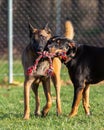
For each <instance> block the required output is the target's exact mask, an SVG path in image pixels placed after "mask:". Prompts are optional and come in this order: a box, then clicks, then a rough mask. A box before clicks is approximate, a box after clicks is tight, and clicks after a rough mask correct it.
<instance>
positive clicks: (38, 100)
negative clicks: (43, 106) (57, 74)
mask: <svg viewBox="0 0 104 130" xmlns="http://www.w3.org/2000/svg"><path fill="white" fill-rule="evenodd" d="M38 87H39V83H37V84H36V83H35V82H34V83H33V84H32V90H33V92H34V94H35V102H36V107H35V111H34V114H35V116H39V115H40V98H39V95H38Z"/></svg>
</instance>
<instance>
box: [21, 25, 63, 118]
mask: <svg viewBox="0 0 104 130" xmlns="http://www.w3.org/2000/svg"><path fill="white" fill-rule="evenodd" d="M29 30H30V44H29V45H27V47H26V48H25V49H24V51H23V54H22V64H23V68H24V75H25V81H24V119H29V116H30V108H29V93H30V92H29V91H30V87H32V90H33V92H34V94H35V100H36V108H35V115H40V99H39V95H38V86H39V83H40V82H42V85H43V88H44V93H45V96H46V101H47V102H46V105H45V106H44V108H43V110H42V115H43V116H46V115H47V113H48V111H49V109H50V108H51V105H52V99H51V92H50V76H47V75H46V74H45V71H46V70H47V68H48V67H49V62H48V60H45V61H41V62H39V64H38V66H37V70H36V71H33V72H31V69H30V67H31V66H34V63H35V62H36V59H37V58H38V57H39V55H38V52H42V51H43V50H44V47H45V45H46V43H47V41H48V40H49V39H50V37H51V32H50V29H49V28H48V27H47V26H46V27H45V28H44V29H40V30H38V29H35V28H34V27H32V26H31V25H29ZM31 68H32V67H31ZM53 68H54V69H53V75H52V80H53V83H54V86H55V90H56V103H57V114H58V115H59V114H61V102H60V86H61V84H60V70H61V62H60V60H59V59H58V58H54V60H53ZM27 70H28V71H27Z"/></svg>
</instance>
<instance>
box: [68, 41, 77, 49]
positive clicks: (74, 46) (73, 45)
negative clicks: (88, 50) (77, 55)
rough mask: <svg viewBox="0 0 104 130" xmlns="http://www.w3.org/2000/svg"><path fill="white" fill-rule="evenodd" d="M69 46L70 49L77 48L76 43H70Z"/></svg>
mask: <svg viewBox="0 0 104 130" xmlns="http://www.w3.org/2000/svg"><path fill="white" fill-rule="evenodd" d="M68 45H69V47H70V48H76V43H75V42H70V43H69V44H68Z"/></svg>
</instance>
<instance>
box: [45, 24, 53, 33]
mask: <svg viewBox="0 0 104 130" xmlns="http://www.w3.org/2000/svg"><path fill="white" fill-rule="evenodd" d="M44 30H45V31H47V32H48V33H51V29H50V28H49V26H48V23H47V24H46V25H45V27H44Z"/></svg>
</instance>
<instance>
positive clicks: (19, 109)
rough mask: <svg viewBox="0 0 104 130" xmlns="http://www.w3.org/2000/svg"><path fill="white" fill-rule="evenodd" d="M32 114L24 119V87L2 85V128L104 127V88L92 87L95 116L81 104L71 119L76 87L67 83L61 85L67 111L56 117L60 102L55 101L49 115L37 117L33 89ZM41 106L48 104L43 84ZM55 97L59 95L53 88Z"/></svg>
mask: <svg viewBox="0 0 104 130" xmlns="http://www.w3.org/2000/svg"><path fill="white" fill-rule="evenodd" d="M30 93H31V96H30V108H31V116H30V119H29V120H23V118H22V117H23V87H11V86H10V87H7V88H0V130H104V98H103V95H104V87H103V86H102V85H95V86H92V87H91V92H90V105H91V111H92V115H91V116H89V117H87V116H85V114H84V110H83V108H82V103H80V107H79V111H78V115H77V116H76V117H74V118H71V119H69V118H68V117H67V115H68V113H69V111H70V110H71V103H72V98H73V87H72V86H71V85H63V86H62V88H61V101H62V110H63V114H62V115H61V116H59V117H57V116H56V104H55V101H53V105H52V108H51V110H50V112H49V114H48V115H47V117H46V118H42V117H35V116H34V114H33V113H34V95H33V92H32V91H30ZM39 94H40V98H41V109H42V107H43V106H44V105H45V97H44V93H43V89H42V87H41V86H40V87H39ZM52 96H55V92H54V87H52Z"/></svg>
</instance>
